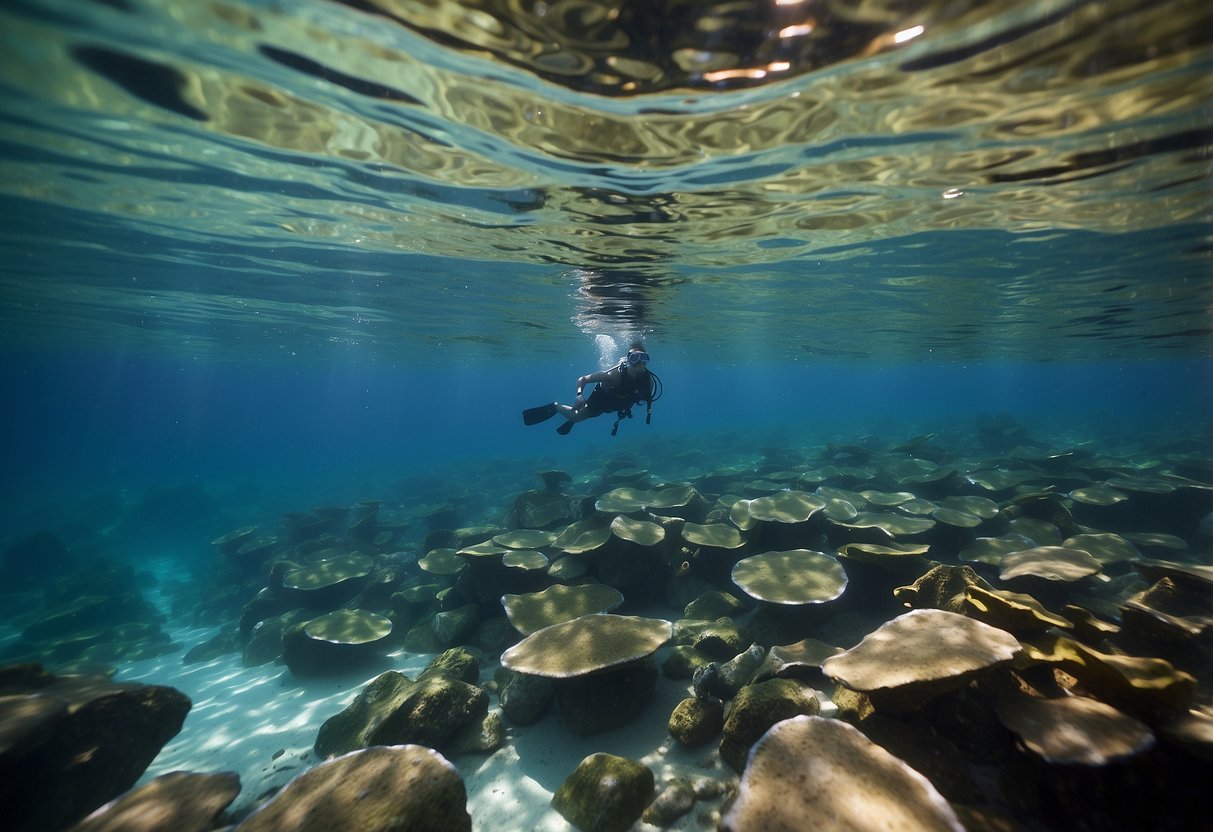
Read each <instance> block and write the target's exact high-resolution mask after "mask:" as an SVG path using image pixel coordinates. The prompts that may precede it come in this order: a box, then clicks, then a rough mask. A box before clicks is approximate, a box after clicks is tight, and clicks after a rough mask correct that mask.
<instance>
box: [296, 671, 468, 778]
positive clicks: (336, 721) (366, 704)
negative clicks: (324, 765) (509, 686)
mask: <svg viewBox="0 0 1213 832" xmlns="http://www.w3.org/2000/svg"><path fill="white" fill-rule="evenodd" d="M447 655H448V654H444V656H440V657H438V658H437V659H435V660H434V662H431V663H430V665H429V666H428V667H427V668H426V670H424V671H423V672H422V673H421V675H420V676H419V677H418V678H417V680H416V681H413V680H410V679H409V678H408V677H407V676H404V675H403V674H400V673H397V672H396V671H394V670H389V671H387V672H386V673H383V674H380V675H379V676H378V677H376V678H375V679H374V680H372V681H371V682H370V683H368V684H367V685H366V687H364V688H363V689H362V691H361V692H360V693H359V694H358V696H357V698H356V699H355V700H354V701H353V702H351V703H350V705H349V707H347V708H346V709H345V710H344V711H342V712H341V713H339V714H336V715H335V716H332V717H330V718H329V719H327V720H326V721H325V722H324V724H323V725H321V726H320V732H319V734H318V735H317V737H316V746H315V750H316V753H317V754H318V755H319V756H321V757H329V756H333V755H336V754H343V753H346V752H348V751H351V750H354V749H357V748H366V747H368V746H372V745H405V744H416V745H426V746H429V747H430V748H437V749H439V750H447V749H448V748H449V747H453V746H452V744H453V743H454V740H455V738H456V737H458V736H459V735H460V734H461V733H462V732H464V731H466V730H468V726H469V725H474V726H477V728H476V730H480V726H482V723H483V721H484V718H485V716H486V714H487V713H488V706H489V696H488V694H487V693H485V692H484V691H483V690H482V689H481V688H478V687H476V686H475V685H471V684H468V682H466V681H464V680H463V679H461V678H456V677H455V676H452V675H450V672H449V671H450V670H451V669H452V668H456V669H455V671H454V672H456V673H459V674H461V675H464V676H465V678H466V675H467V674H468V673H469V672H470V671H469V670H468V668H467V667H466V665H464V664H463V663H462V662H459V661H458V660H457V658H449V657H448V658H447V659H446V663H445V664H442V662H443V661H444V657H446V656H447ZM436 663H438V664H436ZM472 669H473V670H474V671H475V672H476V673H478V672H479V670H478V669H477V668H476V666H475V664H474V661H473V664H472ZM472 678H473V679H474V678H475V676H473V677H472Z"/></svg>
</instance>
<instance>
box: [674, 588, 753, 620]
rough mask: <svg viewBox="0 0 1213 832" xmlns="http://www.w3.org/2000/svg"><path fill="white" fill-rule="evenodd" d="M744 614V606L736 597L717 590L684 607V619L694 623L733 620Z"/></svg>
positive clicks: (704, 594) (706, 593)
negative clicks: (723, 619) (721, 619)
mask: <svg viewBox="0 0 1213 832" xmlns="http://www.w3.org/2000/svg"><path fill="white" fill-rule="evenodd" d="M743 612H745V604H743V603H741V601H740V600H738V599H737V597H736V596H734V595H732V594H730V593H728V592H721V591H719V590H712V591H711V592H705V593H703V594H702V595H700V596H699V597H698V598H696V599H695V600H694V601H692V602H691V603H689V604H687V605H686V609H684V610H683V611H682V615H683V617H684V618H689V619H691V620H694V621H715V620H716V619H718V618H733V617H734V616H738V615H741V614H742V613H743Z"/></svg>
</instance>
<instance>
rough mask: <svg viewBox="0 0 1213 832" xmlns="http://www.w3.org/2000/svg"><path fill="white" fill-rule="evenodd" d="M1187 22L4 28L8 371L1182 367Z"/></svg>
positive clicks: (734, 16)
mask: <svg viewBox="0 0 1213 832" xmlns="http://www.w3.org/2000/svg"><path fill="white" fill-rule="evenodd" d="M1209 8H1210V7H1209V6H1208V5H1207V4H1205V3H1199V2H1195V0H1173V2H1086V3H1083V2H1035V3H1010V2H1001V3H976V2H971V3H970V2H961V3H946V4H945V3H926V2H904V3H901V2H888V0H885V1H884V2H863V3H846V2H799V3H797V2H780V3H771V4H752V3H736V2H734V3H700V2H694V3H692V2H664V3H648V2H645V3H641V2H635V3H627V2H615V3H599V2H589V1H588V0H567V1H565V2H561V1H560V0H558V1H557V2H530V1H529V0H512V2H500V1H498V0H480V2H475V3H453V2H440V0H429V2H404V0H347V1H346V2H332V3H320V2H307V3H287V4H278V3H270V2H245V3H234V2H212V3H176V2H171V1H170V0H107V2H84V1H83V0H71V1H70V2H69V1H68V0H18V1H17V2H10V3H6V4H4V6H3V8H2V9H0V32H3V34H2V35H0V38H2V39H3V42H4V48H3V50H0V55H2V57H0V77H2V79H3V95H2V96H0V192H2V196H0V199H2V200H3V203H2V204H3V212H4V219H5V222H4V223H3V227H2V228H0V247H2V252H3V259H4V263H5V267H4V269H3V270H2V272H0V281H3V282H2V284H0V286H2V290H3V293H4V296H5V298H6V302H5V304H4V305H3V307H2V308H0V316H2V317H0V325H2V328H3V329H2V331H3V338H4V339H5V341H6V342H7V343H9V344H10V346H11V345H30V344H41V345H47V344H49V345H55V344H62V343H64V342H70V343H74V344H79V343H84V344H88V343H94V344H99V345H107V344H108V345H112V344H114V343H121V344H122V345H123V346H124V347H126V348H142V349H147V350H150V351H153V352H157V351H158V352H174V353H185V354H195V355H208V356H215V355H218V356H229V357H230V356H242V355H247V354H249V353H250V350H254V349H255V350H256V351H257V352H258V354H260V355H266V354H271V355H272V354H275V353H281V354H290V353H297V354H308V355H316V356H320V357H325V356H330V355H341V354H342V353H343V351H349V350H351V349H355V350H359V351H360V354H368V355H371V356H375V355H389V354H398V353H399V352H400V351H401V350H402V349H409V348H412V347H416V346H418V345H442V347H443V348H444V349H445V350H447V351H448V352H447V353H446V354H447V355H449V356H453V357H456V358H460V357H468V356H472V357H474V356H478V355H504V354H506V353H508V352H513V351H515V350H517V349H518V347H519V345H522V346H524V347H525V348H526V349H527V350H530V351H534V352H536V353H538V354H550V355H560V354H564V353H567V351H568V350H569V349H570V348H572V347H575V346H577V345H584V343H585V336H584V334H583V333H585V332H589V333H595V332H616V331H618V330H619V329H620V328H624V329H627V330H629V331H641V332H646V333H649V334H650V335H656V336H657V337H659V338H660V339H661V341H662V342H663V343H665V344H668V345H671V346H672V345H677V347H676V349H679V350H682V351H683V352H684V353H685V354H688V355H696V354H701V353H703V352H705V351H708V350H716V349H718V348H719V347H720V346H721V345H722V344H723V345H726V346H728V345H733V346H738V347H741V348H744V349H745V350H748V351H751V352H752V353H753V354H755V355H758V356H777V357H779V358H781V359H788V358H791V359H802V358H806V357H827V358H852V357H855V358H875V359H888V358H893V357H904V356H907V355H909V356H920V357H936V358H941V357H947V358H955V357H959V358H972V357H994V358H1026V359H1029V360H1037V359H1045V358H1047V359H1055V358H1067V359H1088V358H1107V357H1119V358H1124V357H1150V356H1157V355H1163V354H1167V355H1184V356H1193V355H1197V356H1200V355H1208V354H1209V353H1210V345H1211V343H1213V339H1211V338H1210V332H1211V329H1210V311H1209V310H1210V307H1211V303H1213V291H1211V288H1213V278H1211V271H1210V228H1211V219H1213V218H1211V214H1213V200H1211V199H1210V197H1211V191H1210V178H1209V176H1210V164H1211V163H1210V153H1209V147H1210V139H1211V137H1213V132H1211V130H1213V127H1211V125H1213V96H1211V92H1213V72H1211V71H1210V70H1211V69H1213V50H1211V48H1210V39H1211V37H1213V16H1211V15H1213V13H1211V12H1210V11H1209Z"/></svg>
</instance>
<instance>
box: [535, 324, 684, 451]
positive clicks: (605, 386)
mask: <svg viewBox="0 0 1213 832" xmlns="http://www.w3.org/2000/svg"><path fill="white" fill-rule="evenodd" d="M648 364H649V354H648V353H647V352H645V351H644V344H642V343H641V342H639V341H633V342H632V344H631V346H629V347H628V354H627V355H625V356H624V357H623V359H622V360H620V362H619V363H618V364H616V365H615V366H614V367H612V368H611V369H609V370H602V371H601V372H597V373H590V374H589V375H584V376H581V377H579V378H578V379H577V398H576V399H574V400H573V403H572V404H571V405H567V404H560V402H552V403H551V404H545V405H541V406H539V407H532V408H530V409H529V410H524V411H522V421H523V422H524V423H526V424H528V425H537V424H539V423H540V422H546V421H547V420H548V419H550V418H552V417H553V416H555V415H556V414H557V413H559V414H561V415H562V416H564V418H565V419H566V421H565V422H564V424H562V425H561V426H560V427H558V428H556V432H557V433H561V434H567V433H568V432H569V431H571V430H572V429H573V425H575V424H577V423H578V422H581V421H584V420H585V419H590V418H592V417H594V416H601V415H602V414H603V413H611V412H613V413H615V424H614V425H612V426H611V436H614V435H615V434H616V432H617V431H618V430H619V422H620V420H621V419H625V418H626V419H631V418H632V406H633V405H636V404H640V403H641V402H644V403H645V414H644V423H645V424H646V425H647V424H649V422H650V420H651V419H652V415H653V402H655V401H657V399H659V398H661V379H659V378H658V377H657V374H656V373H653V372H651V371H650V370H649V367H648ZM591 383H594V384H597V387H595V388H594V392H592V393H590V397H589V398H588V399H586V398H584V397H583V396H582V391H583V390H584V389H585V386H586V385H587V384H591Z"/></svg>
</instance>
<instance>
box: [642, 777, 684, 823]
mask: <svg viewBox="0 0 1213 832" xmlns="http://www.w3.org/2000/svg"><path fill="white" fill-rule="evenodd" d="M694 807H695V790H694V789H693V788H692V787H691V783H690V781H689V780H687V779H686V778H682V777H680V778H677V779H675V780H674V781H673V782H671V783H669V784H668V785H666V787H665V788H664V789H662V790H661V792H660V793H659V794H658V795H657V797H655V798H654V799H653V802H652V803H650V804H649V806H648V808H647V809H645V810H644V814H642V815H641V816H640V818H641V820H643V821H644V822H645V823H650V824H652V825H653V826H661V827H666V826H669V825H670V824H672V823H673V822H674V821H676V820H678V819H679V818H680V817H682V816H683V815H685V814H686V813H687V812H689V811H691V809H693V808H694Z"/></svg>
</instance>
